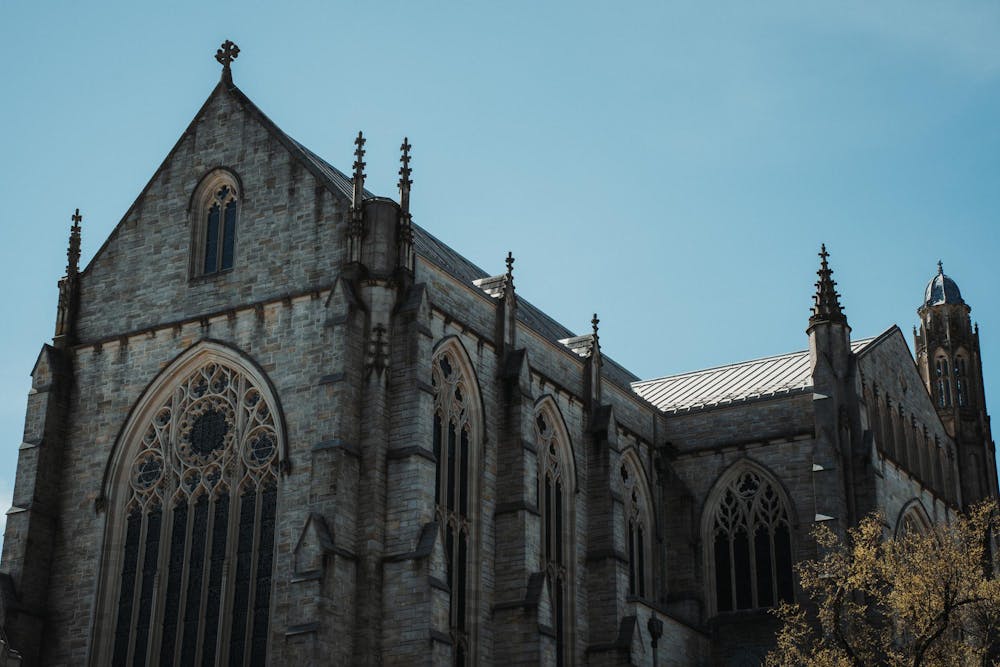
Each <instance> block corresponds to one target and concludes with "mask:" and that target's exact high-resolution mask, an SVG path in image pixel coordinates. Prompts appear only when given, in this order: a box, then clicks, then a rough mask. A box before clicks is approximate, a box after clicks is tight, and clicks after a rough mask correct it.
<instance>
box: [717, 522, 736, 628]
mask: <svg viewBox="0 0 1000 667" xmlns="http://www.w3.org/2000/svg"><path fill="white" fill-rule="evenodd" d="M729 571H730V570H729V539H728V538H727V537H726V536H725V535H716V536H715V606H716V607H717V608H718V610H719V611H732V610H733V587H732V582H731V581H730V580H729Z"/></svg>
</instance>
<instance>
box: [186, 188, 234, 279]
mask: <svg viewBox="0 0 1000 667" xmlns="http://www.w3.org/2000/svg"><path fill="white" fill-rule="evenodd" d="M239 199H240V198H239V189H238V187H237V185H236V181H235V179H234V178H233V176H232V175H231V174H230V173H229V172H226V171H222V170H219V171H216V172H213V173H212V174H210V175H209V176H208V177H207V178H205V179H204V180H203V181H202V184H201V186H199V188H198V192H197V193H196V198H195V209H194V210H195V215H196V216H197V218H196V220H195V223H196V224H195V238H194V239H193V240H194V248H195V255H194V258H193V264H194V274H195V275H200V276H210V275H213V274H217V273H221V272H223V271H229V270H230V269H232V268H233V263H234V260H235V257H236V227H237V218H238V217H239Z"/></svg>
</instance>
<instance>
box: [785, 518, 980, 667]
mask: <svg viewBox="0 0 1000 667" xmlns="http://www.w3.org/2000/svg"><path fill="white" fill-rule="evenodd" d="M996 524H997V505H996V503H993V502H990V503H984V504H981V505H979V506H977V507H975V508H973V509H971V510H970V511H969V512H968V513H967V514H964V515H962V516H960V517H958V518H957V519H956V520H954V521H953V522H952V523H950V524H949V525H937V526H934V527H931V528H929V529H927V530H917V529H912V528H911V529H909V530H904V531H902V533H901V534H900V535H898V536H897V537H895V538H890V537H887V536H886V535H885V530H884V526H885V522H884V521H883V518H882V517H881V516H880V515H878V514H875V515H871V516H869V517H867V518H865V519H864V520H863V521H861V523H860V524H859V525H858V526H857V527H856V528H852V529H850V530H849V531H848V534H847V539H846V540H843V539H841V538H840V537H838V536H837V535H836V534H835V533H834V532H833V531H832V530H830V529H829V528H827V527H826V526H825V525H820V526H819V527H817V529H816V530H815V531H814V533H813V535H814V537H815V539H816V542H817V544H818V546H819V553H820V554H821V555H820V557H819V558H818V559H816V560H811V561H804V562H802V563H800V564H799V565H798V566H797V571H798V574H799V578H800V581H801V584H802V589H803V590H804V591H805V593H806V594H807V595H808V596H809V598H810V600H811V601H812V604H810V605H802V606H800V605H797V604H783V605H781V607H779V608H778V609H777V610H775V613H776V614H777V616H778V617H779V618H781V620H782V621H783V627H782V629H781V631H780V633H779V635H778V645H777V648H776V649H774V650H773V651H772V652H771V653H770V654H769V655H768V658H767V664H768V665H772V666H775V667H791V666H792V665H796V666H798V665H813V666H816V667H855V666H864V667H869V666H872V665H885V666H892V667H896V666H899V667H902V666H903V665H907V666H910V667H916V666H918V665H962V666H965V665H990V664H1000V663H994V662H992V660H995V659H996V657H997V655H998V650H1000V636H998V630H1000V579H998V578H995V577H994V574H993V572H994V565H995V563H991V559H993V552H992V550H991V549H990V548H989V546H988V545H989V541H988V540H990V539H991V537H990V536H992V535H995V534H996V530H995V529H996Z"/></svg>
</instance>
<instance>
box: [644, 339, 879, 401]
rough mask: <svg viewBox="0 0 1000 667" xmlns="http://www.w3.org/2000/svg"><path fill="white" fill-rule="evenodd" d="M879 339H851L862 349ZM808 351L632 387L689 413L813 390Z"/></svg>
mask: <svg viewBox="0 0 1000 667" xmlns="http://www.w3.org/2000/svg"><path fill="white" fill-rule="evenodd" d="M875 340H877V338H862V339H860V340H854V341H851V351H852V352H854V353H855V354H858V353H860V352H862V351H863V350H864V349H865V348H866V347H867V346H868V345H869V344H870V343H872V341H875ZM810 370H811V369H810V366H809V351H808V350H805V351H802V352H792V353H791V354H781V355H778V356H775V357H765V358H763V359H752V360H750V361H743V362H740V363H736V364H729V365H727V366H717V367H715V368H706V369H704V370H700V371H693V372H691V373H682V374H680V375H670V376H667V377H662V378H657V379H655V380H645V381H643V382H635V383H633V384H632V389H633V390H635V392H636V393H637V394H639V395H640V396H642V397H643V398H644V399H646V400H647V401H649V402H650V403H652V404H653V405H655V406H656V407H658V408H659V409H660V410H663V411H664V412H673V413H676V412H686V411H690V410H698V409H701V408H708V407H715V406H720V405H728V404H731V403H738V402H743V401H749V400H754V399H760V398H770V397H772V396H780V395H788V394H797V393H805V392H807V391H811V390H812V376H811V373H810Z"/></svg>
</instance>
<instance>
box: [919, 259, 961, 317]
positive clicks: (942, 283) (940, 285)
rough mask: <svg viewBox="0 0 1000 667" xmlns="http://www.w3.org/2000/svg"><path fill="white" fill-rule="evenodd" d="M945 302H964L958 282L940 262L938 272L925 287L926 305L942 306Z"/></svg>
mask: <svg viewBox="0 0 1000 667" xmlns="http://www.w3.org/2000/svg"><path fill="white" fill-rule="evenodd" d="M945 303H954V304H964V303H965V301H963V300H962V293H961V292H960V291H959V290H958V284H956V283H955V281H954V280H952V279H951V278H949V277H948V276H946V275H945V273H944V265H943V264H942V263H941V262H938V272H937V275H935V276H934V277H933V278H931V280H930V282H928V283H927V287H926V288H925V289H924V307H925V308H926V307H928V306H940V305H941V304H945Z"/></svg>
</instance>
